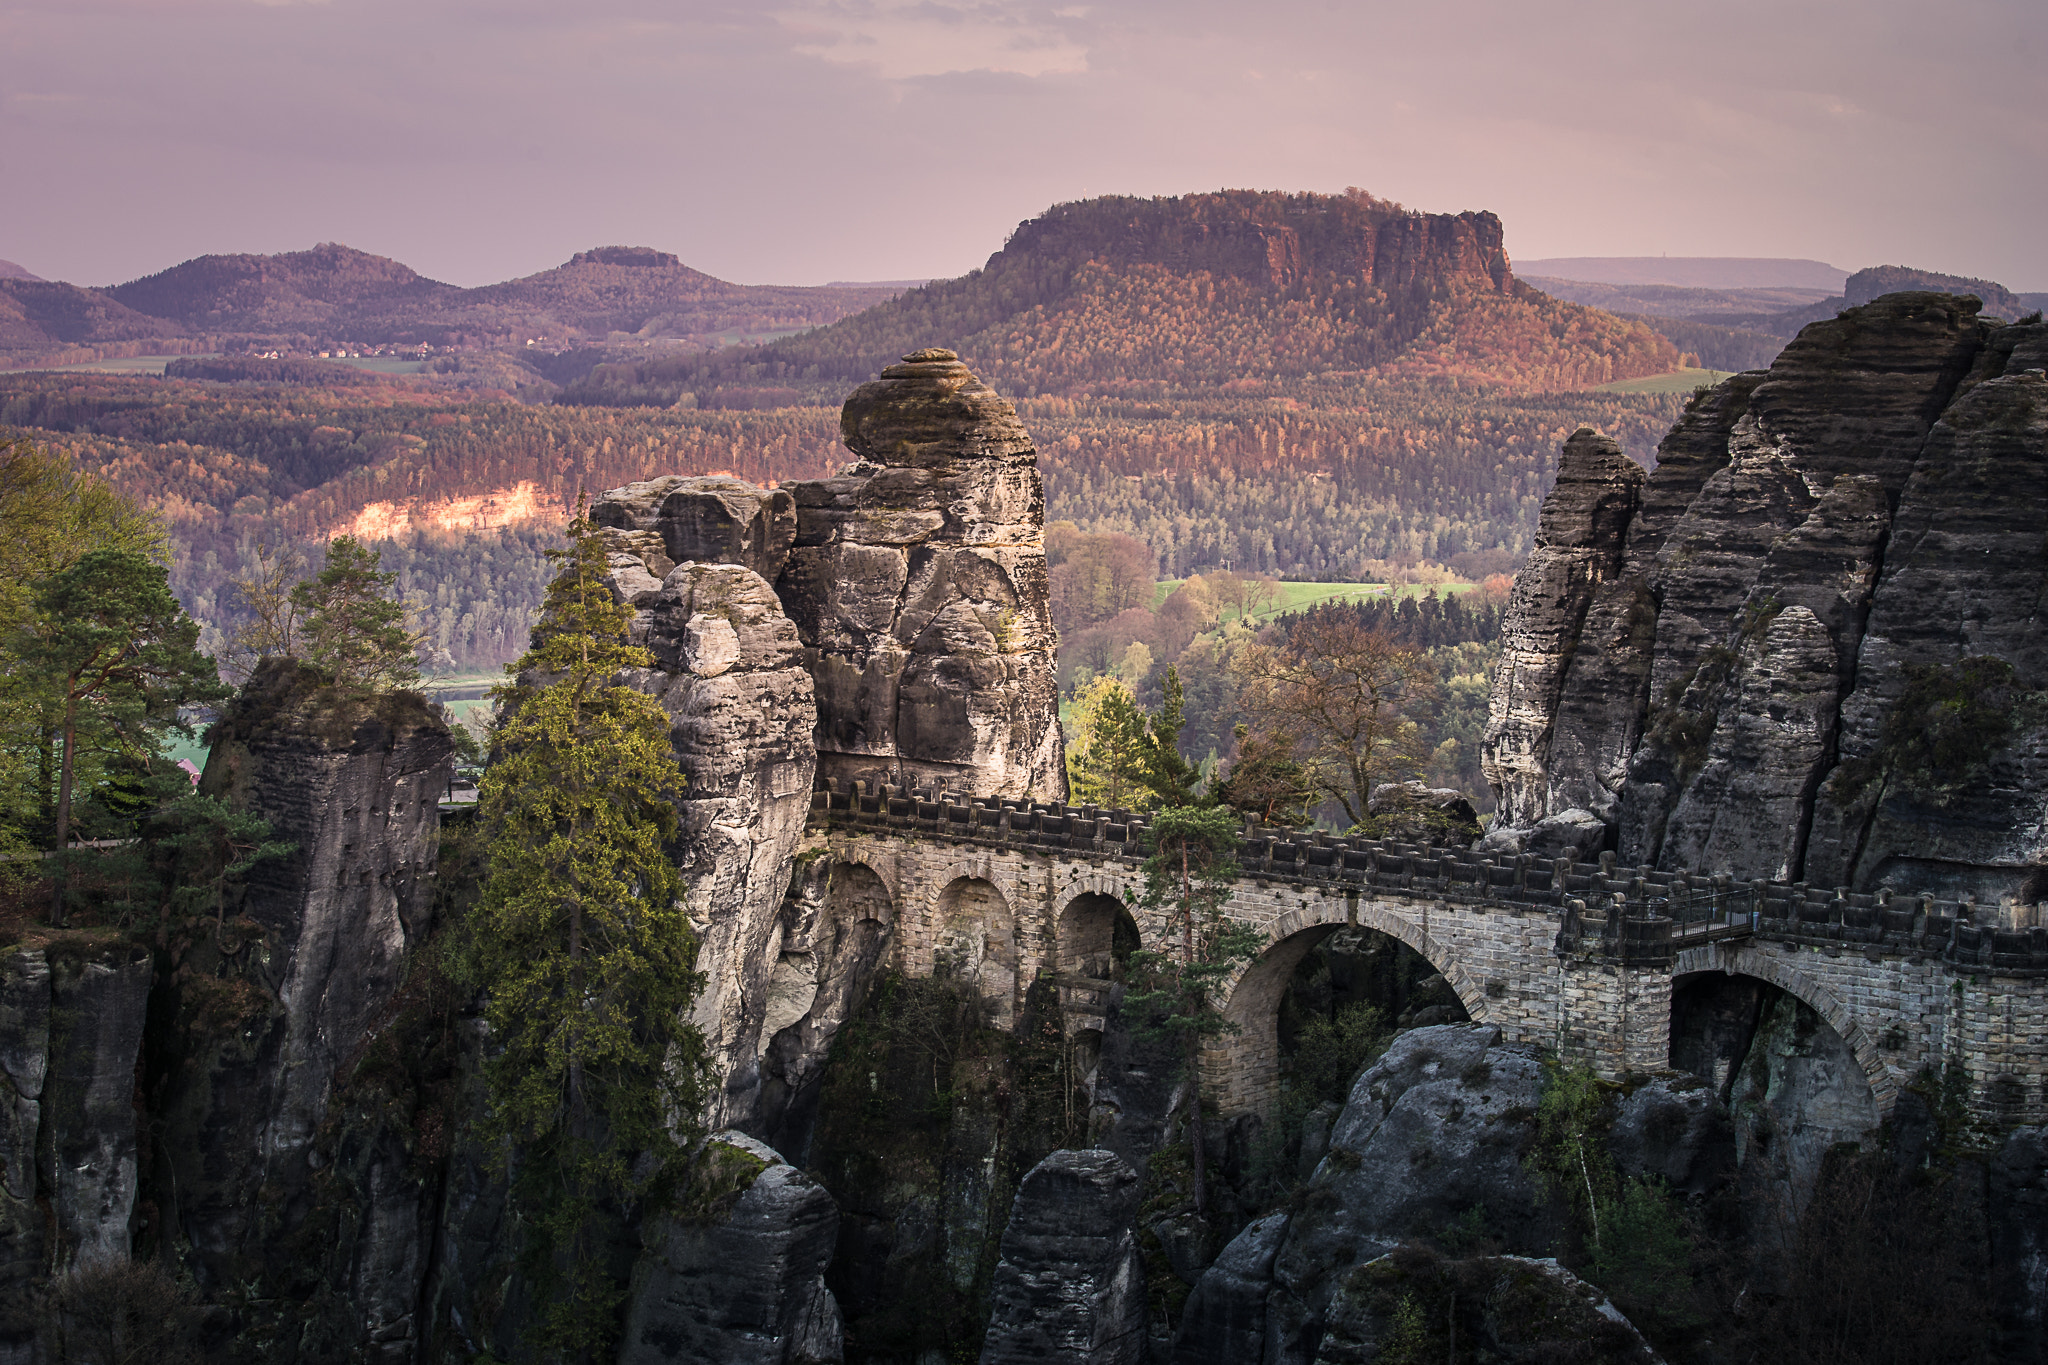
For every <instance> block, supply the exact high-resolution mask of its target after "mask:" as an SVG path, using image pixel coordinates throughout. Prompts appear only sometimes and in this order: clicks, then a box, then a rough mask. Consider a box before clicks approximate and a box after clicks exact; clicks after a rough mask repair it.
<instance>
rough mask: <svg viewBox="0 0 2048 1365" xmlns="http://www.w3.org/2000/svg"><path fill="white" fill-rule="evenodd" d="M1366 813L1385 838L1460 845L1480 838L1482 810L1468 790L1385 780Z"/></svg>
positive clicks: (1373, 796)
mask: <svg viewBox="0 0 2048 1365" xmlns="http://www.w3.org/2000/svg"><path fill="white" fill-rule="evenodd" d="M1366 814H1368V815H1370V816H1372V817H1373V821H1374V828H1375V829H1376V830H1378V832H1379V837H1380V838H1382V839H1394V840H1398V841H1399V842H1401V843H1405V844H1438V845H1443V846H1445V847H1459V846H1462V845H1466V844H1470V843H1471V842H1472V841H1473V840H1474V839H1477V838H1478V837H1479V812H1478V811H1476V810H1474V809H1473V808H1472V802H1471V800H1470V799H1469V798H1468V797H1466V795H1465V793H1463V792H1461V791H1457V790H1454V789H1453V788H1450V787H1432V786H1429V785H1427V784H1425V783H1422V782H1382V783H1381V784H1380V785H1379V786H1377V787H1375V788H1373V793H1372V799H1371V800H1370V801H1368V802H1367V803H1366Z"/></svg>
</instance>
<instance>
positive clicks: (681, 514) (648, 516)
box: [590, 474, 796, 584]
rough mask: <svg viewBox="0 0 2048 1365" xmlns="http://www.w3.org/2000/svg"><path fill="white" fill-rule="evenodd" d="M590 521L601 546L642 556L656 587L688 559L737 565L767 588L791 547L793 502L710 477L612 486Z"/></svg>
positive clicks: (771, 492) (771, 491)
mask: <svg viewBox="0 0 2048 1365" xmlns="http://www.w3.org/2000/svg"><path fill="white" fill-rule="evenodd" d="M590 520H591V523H592V524H593V525H596V526H601V527H604V528H605V530H606V532H607V535H606V537H605V539H606V548H608V549H610V550H612V551H613V552H614V553H628V554H632V555H635V556H636V557H639V558H641V559H642V560H643V561H644V562H643V564H642V566H641V567H642V569H643V571H644V572H646V573H647V574H648V575H649V576H650V577H651V579H652V580H653V582H654V583H657V584H658V583H659V582H660V581H661V580H662V578H664V577H665V576H666V575H667V573H668V571H669V569H670V568H671V567H673V566H674V565H677V564H682V563H686V562H692V561H694V562H696V563H699V564H743V565H745V566H746V567H747V568H749V569H752V570H753V571H754V572H755V573H757V574H759V575H761V577H763V578H765V579H767V580H768V581H769V582H770V583H773V582H774V581H775V580H776V579H777V578H778V577H779V576H780V575H781V573H782V566H783V565H784V564H785V563H787V562H788V560H789V547H790V546H791V545H793V544H795V542H796V503H795V501H794V500H793V499H792V498H791V497H790V495H789V494H788V493H787V492H785V491H783V490H782V489H779V488H756V487H755V486H754V485H753V484H750V483H747V482H746V481H745V480H743V479H734V478H728V477H726V476H724V475H717V474H713V475H703V476H699V477H695V478H692V477H687V476H685V475H681V474H670V475H667V476H665V477H663V478H659V479H648V480H646V481H645V482H642V483H629V484H627V485H626V486H625V487H624V488H614V489H612V490H611V491H609V492H607V493H606V494H604V496H602V497H601V498H599V499H598V500H597V501H596V502H594V503H592V504H591V507H590ZM649 537H651V538H652V539H651V540H650V539H648V538H649ZM663 560H666V561H667V563H666V564H664V563H663V562H662V561H663ZM615 567H623V566H615Z"/></svg>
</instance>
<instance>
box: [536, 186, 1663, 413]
mask: <svg viewBox="0 0 2048 1365" xmlns="http://www.w3.org/2000/svg"><path fill="white" fill-rule="evenodd" d="M927 345H945V346H949V347H951V348H953V349H955V350H957V351H958V352H959V353H960V355H961V357H962V359H964V360H966V361H967V362H968V363H969V364H970V365H971V366H973V368H974V369H975V372H976V373H978V374H980V375H982V376H983V377H984V378H986V379H987V380H988V381H989V382H991V383H992V384H994V385H995V386H996V387H997V388H998V389H1000V390H1002V391H1003V392H1006V393H1011V394H1016V395H1018V396H1020V397H1030V396H1039V395H1061V396H1069V397H1073V396H1083V395H1087V396H1096V397H1124V398H1166V397H1170V396H1174V395H1179V394H1186V393H1194V392H1205V391H1206V392H1218V391H1223V392H1235V393H1245V392H1292V391H1294V390H1296V389H1301V388H1303V387H1304V386H1308V387H1318V388H1320V389H1323V390H1328V389H1330V388H1331V387H1332V386H1335V387H1336V388H1338V389H1342V388H1344V387H1347V386H1349V385H1352V384H1355V383H1358V382H1360V381H1365V380H1369V379H1407V378H1436V377H1444V376H1453V377H1457V378H1460V379H1466V380H1473V381H1478V382H1482V383H1488V384H1493V385H1498V386H1501V387H1505V388H1509V389H1514V390H1518V391H1522V392H1541V391H1556V390H1563V389H1574V388H1580V387H1584V386H1586V385H1591V384H1601V383H1606V382H1608V381H1610V380H1616V379H1627V378H1635V377H1639V376H1643V375H1650V374H1660V373H1663V372H1666V371H1668V370H1671V369H1673V368H1675V367H1676V364H1677V360H1678V355H1677V351H1676V349H1675V348H1674V347H1672V346H1671V345H1670V343H1669V342H1667V341H1665V340H1664V339H1663V338H1661V337H1659V336H1657V335H1656V334H1655V333H1654V332H1652V331H1651V330H1650V329H1649V328H1648V327H1647V326H1645V325H1643V324H1641V323H1637V322H1629V321H1624V320H1622V319H1619V318H1616V317H1614V316H1612V315H1610V314H1607V313H1603V312H1600V311H1599V310H1597V309H1592V308H1587V307H1584V306H1582V305H1579V304H1574V303H1568V302H1565V301H1563V300H1559V299H1554V298H1551V297H1549V296H1547V295H1544V294H1542V293H1539V292H1538V291H1536V290H1533V289H1530V288H1529V287H1527V286H1526V285H1523V284H1521V283H1519V282H1518V281H1516V280H1515V278H1514V275H1513V272H1512V270H1511V268H1510V264H1509V261H1508V257H1507V253H1506V250H1505V248H1504V244H1503V234H1502V229H1501V223H1500V220H1499V219H1498V218H1496V217H1495V216H1494V215H1492V214H1490V213H1461V214H1456V215H1449V214H1422V213H1414V212H1410V211H1408V210H1406V209H1403V208H1401V207H1400V206H1399V205H1396V204H1391V203H1388V202H1386V201H1384V200H1379V199H1375V198H1373V197H1371V196H1370V195H1366V194H1363V193H1360V192H1356V191H1353V192H1349V193H1346V194H1343V195H1321V194H1286V193H1278V192H1266V191H1250V190H1231V191H1221V192H1217V193H1213V194H1196V195H1187V196H1184V197H1181V198H1173V199H1137V198H1128V197H1112V198H1102V199H1091V200H1085V201H1082V202H1080V203H1073V204H1062V205H1059V206H1057V207H1055V208H1053V209H1051V210H1049V211H1048V212H1047V213H1045V214H1044V215H1043V216H1042V217H1039V218H1034V219H1031V220H1029V221H1028V222H1025V223H1024V224H1022V225H1021V226H1019V227H1018V229H1017V231H1016V232H1015V233H1014V234H1013V235H1012V236H1011V238H1010V240H1009V242H1008V243H1007V244H1006V245H1005V246H1004V247H1003V249H1002V250H1001V251H999V252H997V253H996V254H995V255H994V256H992V257H990V258H989V262H988V264H987V265H986V266H984V267H983V268H982V269H980V270H977V271H974V272H973V273H971V274H969V275H966V276H963V277H962V278H960V279H957V280H945V281H939V282H935V283H933V284H929V285H926V286H925V287H924V288H922V289H915V290H911V291H910V292H908V293H906V294H903V295H901V296H900V297H897V298H895V299H892V300H890V301H889V302H887V303H882V304H878V305H876V306H875V307H873V308H870V309H868V310H867V311H865V312H862V313H858V314H855V315H854V316H852V317H849V318H846V319H844V320H842V321H840V322H837V323H834V324H833V325H832V326H829V327H825V328H821V329H819V330H817V331H814V332H809V333H806V334H804V335H801V336H793V337H788V338H784V339H782V340H780V341H776V342H772V343H769V344H767V345H764V346H759V347H753V348H745V349H733V350H729V351H726V352H722V353H719V354H716V355H709V356H675V357H667V358H660V359H652V360H647V361H642V362H637V363H621V364H612V365H605V366H600V367H599V368H597V369H596V370H594V371H592V373H591V374H590V375H589V376H588V377H586V378H585V379H583V380H582V381H580V382H579V383H577V384H574V385H572V386H571V387H570V388H569V389H568V390H567V391H565V393H564V394H563V396H562V399H561V401H563V402H579V403H587V404H603V405H617V406H630V405H645V406H664V407H665V406H669V405H671V404H674V403H676V402H678V401H682V402H684V403H686V405H695V406H699V407H757V406H766V405H769V404H771V403H804V402H827V401H830V402H837V401H838V398H837V396H836V395H839V394H841V393H842V392H843V390H844V388H845V386H846V385H847V384H848V383H850V382H858V381H859V380H862V379H865V378H867V377H869V376H871V375H873V374H874V373H875V372H877V371H878V370H879V369H881V367H883V366H884V365H888V364H891V363H893V362H894V361H895V359H896V358H897V357H898V356H899V355H901V354H903V353H905V352H906V351H909V350H913V349H915V348H917V347H919V346H927ZM685 395H688V397H687V398H686V397H685Z"/></svg>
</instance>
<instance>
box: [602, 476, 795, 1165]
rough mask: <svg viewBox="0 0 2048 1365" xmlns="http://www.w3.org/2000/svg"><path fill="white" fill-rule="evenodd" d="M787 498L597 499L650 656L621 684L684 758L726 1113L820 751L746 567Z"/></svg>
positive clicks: (700, 1018) (755, 1037)
mask: <svg viewBox="0 0 2048 1365" xmlns="http://www.w3.org/2000/svg"><path fill="white" fill-rule="evenodd" d="M790 506H791V504H790V502H789V498H788V495H787V494H785V493H781V492H780V491H776V492H773V493H771V492H768V491H765V490H762V489H757V488H754V487H753V486H752V485H750V484H745V483H741V482H740V481H739V480H737V479H719V478H712V479H678V478H668V479H657V480H653V481H650V482H647V483H638V484H630V485H628V486H627V487H625V488H618V489H613V490H611V491H610V492H607V493H605V494H603V495H602V496H600V497H599V498H598V499H597V500H596V501H595V502H593V503H592V504H591V508H590V517H591V520H592V521H593V522H595V523H597V524H599V525H601V526H605V527H608V528H610V529H607V530H606V531H605V533H604V534H605V538H606V544H607V548H608V550H609V551H610V555H609V558H610V564H611V572H610V574H609V576H608V579H607V581H608V582H609V583H610V584H611V586H612V590H613V591H614V592H615V593H617V594H618V596H619V597H620V598H621V599H622V600H623V601H626V602H628V603H631V604H632V605H633V607H634V609H635V610H634V617H633V622H632V626H631V628H630V632H629V634H630V638H631V639H632V642H633V643H634V644H637V645H640V646H642V647H644V648H645V649H647V650H648V652H649V653H651V654H653V656H654V666H653V667H651V668H644V669H633V670H629V671H628V674H627V681H628V682H630V683H631V684H632V685H633V686H636V687H638V688H639V689H640V690H641V691H643V692H646V693H647V694H648V695H650V696H652V697H653V698H654V699H655V700H656V701H658V702H660V703H661V705H662V708H663V709H664V710H666V711H667V712H668V713H669V716H670V729H669V736H670V740H671V742H672V743H673V744H674V746H675V752H676V757H677V760H678V762H679V763H680V765H681V767H682V770H683V776H684V780H685V785H684V789H683V800H682V802H681V804H680V808H679V813H680V816H681V819H680V822H679V823H680V828H679V830H678V839H677V845H676V846H677V849H678V859H679V867H680V870H681V872H682V874H683V878H684V881H685V884H686V885H687V887H688V893H687V900H688V905H689V911H690V922H691V925H692V926H693V927H694V929H695V930H696V933H697V935H698V943H699V946H698V952H697V970H698V971H700V972H702V973H703V974H704V978H705V984H704V989H703V990H702V992H701V993H700V994H699V996H698V999H697V1007H696V1013H695V1015H694V1019H695V1022H696V1024H697V1025H698V1027H699V1028H701V1029H702V1030H703V1032H704V1038H705V1041H706V1043H707V1044H708V1045H709V1049H710V1052H711V1055H712V1057H713V1059H714V1064H715V1066H716V1067H717V1069H718V1071H719V1072H720V1075H721V1084H720V1087H719V1092H718V1096H717V1098H716V1099H715V1100H714V1102H713V1106H712V1113H711V1115H710V1117H711V1120H712V1122H714V1123H718V1124H743V1123H747V1122H750V1121H751V1120H752V1119H753V1118H754V1117H755V1114H754V1110H755V1104H756V1101H757V1098H758V1095H759V1091H760V1084H761V1080H760V1074H761V1073H760V1059H761V1053H762V1050H763V1049H764V1048H765V1047H766V1045H767V1041H768V1039H769V1037H771V1036H772V1035H773V1033H774V1031H775V1027H780V1025H776V1026H774V1027H768V1028H767V1029H766V1032H764V1031H763V1030H764V1024H765V1023H766V1021H767V1018H768V1014H769V1011H770V1008H771V1005H770V996H771V994H772V989H773V978H774V974H775V971H776V969H777V966H778V963H779V961H780V959H781V947H782V945H781V942H780V938H781V934H780V919H781V914H782V903H783V895H784V892H785V891H786V890H787V889H788V886H789V866H790V860H791V858H792V857H793V856H794V855H795V853H796V845H797V840H798V839H799V838H801V837H802V835H803V825H804V818H805V812H806V811H807V810H808V809H809V807H810V793H811V783H812V778H813V775H814V774H815V772H816V764H817V759H816V755H815V753H814V751H813V750H812V748H811V731H812V726H813V723H814V719H815V717H816V714H817V710H816V704H815V702H814V700H813V697H814V691H813V688H812V685H811V677H810V673H809V671H808V670H807V669H806V668H805V666H804V656H803V648H802V645H801V643H800V642H799V640H798V638H797V632H796V627H795V626H794V625H793V624H792V623H791V622H790V620H789V618H788V617H787V616H786V615H784V614H783V611H782V604H781V602H780V600H779V599H778V598H777V597H776V595H775V590H774V589H773V588H772V587H771V586H769V581H768V579H767V578H765V577H763V576H762V573H761V572H760V570H759V569H756V568H755V567H752V566H753V565H759V566H760V569H765V570H769V571H774V570H775V569H777V568H778V567H779V563H780V558H781V556H782V555H783V554H785V553H786V552H787V549H788V540H789V536H790V535H791V534H793V532H794V519H793V517H792V515H791V513H790V510H789V509H790ZM678 556H680V557H681V558H680V559H678Z"/></svg>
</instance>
